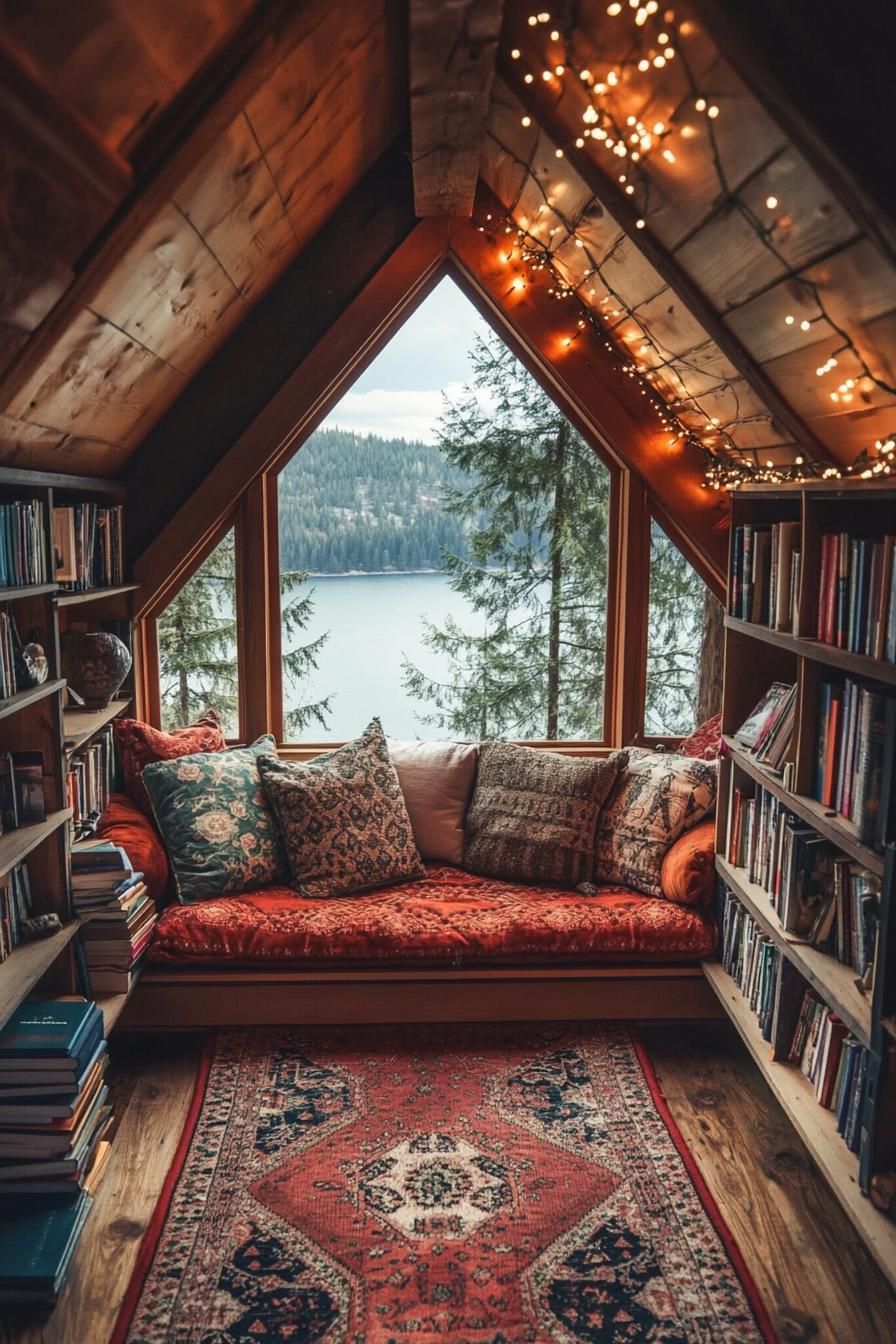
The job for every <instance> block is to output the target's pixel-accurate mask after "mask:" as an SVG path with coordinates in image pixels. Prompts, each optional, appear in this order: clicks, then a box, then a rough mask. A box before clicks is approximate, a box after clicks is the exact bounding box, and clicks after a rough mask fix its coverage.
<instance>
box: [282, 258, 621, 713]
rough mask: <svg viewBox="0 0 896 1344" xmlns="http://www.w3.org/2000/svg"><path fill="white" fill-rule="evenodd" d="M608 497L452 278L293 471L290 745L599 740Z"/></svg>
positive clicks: (286, 528) (287, 665)
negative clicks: (310, 741)
mask: <svg viewBox="0 0 896 1344" xmlns="http://www.w3.org/2000/svg"><path fill="white" fill-rule="evenodd" d="M609 501H610V473H609V471H608V469H607V467H606V466H605V465H604V464H603V462H602V461H601V460H600V459H599V458H598V457H597V455H596V454H595V453H594V452H593V450H592V449H591V448H590V447H589V446H588V444H586V443H585V441H584V440H583V439H582V437H581V435H580V434H579V433H578V431H577V430H576V429H575V428H574V427H573V426H572V425H571V424H570V423H569V421H568V420H567V419H566V418H565V416H564V415H563V414H562V413H561V412H560V411H559V410H558V409H557V407H556V406H555V405H554V403H553V402H552V401H551V399H550V397H548V396H547V394H546V393H545V392H543V391H542V389H541V388H540V386H539V385H538V384H537V383H536V382H535V380H534V379H533V378H532V377H531V376H530V375H529V374H528V373H527V371H526V370H525V369H524V367H523V366H522V365H521V364H520V363H519V362H518V361H517V360H516V359H515V358H514V356H513V355H512V354H511V352H510V351H509V350H508V349H507V347H506V346H505V345H504V344H503V343H502V342H501V340H500V339H499V338H498V337H497V336H495V335H494V333H493V332H492V331H491V329H490V328H489V327H488V326H487V325H486V324H485V323H484V322H483V320H482V319H481V318H480V317H479V315H478V313H476V311H475V309H474V308H473V307H472V305H471V304H470V303H469V302H468V300H467V299H466V298H465V297H464V296H463V295H462V294H461V293H460V291H459V290H458V289H457V287H456V286H455V285H454V284H453V282H451V281H450V280H445V281H443V282H442V283H441V284H440V285H439V286H438V287H437V288H436V290H435V291H434V292H433V294H432V295H430V297H429V298H428V299H427V300H425V301H424V303H423V304H421V306H420V308H419V309H418V310H417V311H416V312H415V313H414V314H413V315H412V316H411V317H410V318H409V320H408V321H407V323H406V324H405V325H404V327H403V328H402V329H401V331H399V332H398V333H397V334H396V336H395V337H394V338H393V340H392V342H391V343H390V345H389V346H388V347H387V348H386V350H384V351H383V353H382V354H381V355H380V356H379V357H378V359H377V360H376V361H375V362H374V363H373V364H372V365H371V366H370V368H369V369H368V370H367V371H366V372H365V373H364V375H362V378H361V379H359V381H358V383H356V384H355V387H354V388H353V389H352V390H351V391H350V392H349V393H347V394H346V396H345V397H344V398H343V401H342V402H341V403H340V405H339V406H337V407H336V408H335V410H334V411H333V413H332V415H331V416H330V419H329V421H328V422H327V424H326V426H324V428H322V429H320V430H318V431H317V432H316V433H314V434H312V435H311V437H310V438H309V439H308V440H307V442H306V443H305V445H304V446H303V447H302V449H301V450H300V451H299V452H298V454H297V455H296V457H295V458H293V460H292V461H291V462H290V463H289V464H288V465H287V466H286V467H285V468H284V470H283V472H282V473H281V475H280V480H279V508H280V519H279V522H280V563H281V572H282V581H283V589H284V595H283V599H282V600H283V648H284V650H285V651H287V652H285V653H284V663H283V672H284V687H283V690H284V711H285V715H286V724H285V735H286V737H287V739H289V738H290V737H292V738H293V739H296V738H300V737H305V738H306V739H307V738H312V737H315V736H316V737H318V738H320V737H321V736H326V737H330V738H336V739H341V738H349V737H353V736H355V735H356V734H357V733H359V732H360V731H361V730H362V729H363V727H364V725H365V724H366V723H367V722H368V720H369V719H370V718H371V717H372V716H373V715H374V714H378V715H379V716H380V718H381V719H382V723H383V727H384V729H385V731H386V732H387V733H389V734H391V735H392V736H394V737H425V738H438V737H446V736H453V737H470V738H478V737H484V736H489V735H497V736H503V737H519V738H579V739H582V738H597V739H600V738H601V737H602V736H603V692H604V659H605V638H606V586H607V539H608V531H609Z"/></svg>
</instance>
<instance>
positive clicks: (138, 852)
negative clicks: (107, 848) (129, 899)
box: [97, 793, 170, 905]
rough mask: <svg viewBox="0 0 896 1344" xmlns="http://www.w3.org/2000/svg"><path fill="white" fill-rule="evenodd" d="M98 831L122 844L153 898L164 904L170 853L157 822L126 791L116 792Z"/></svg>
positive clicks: (117, 843)
mask: <svg viewBox="0 0 896 1344" xmlns="http://www.w3.org/2000/svg"><path fill="white" fill-rule="evenodd" d="M97 834H98V835H100V836H102V838H103V839H104V840H111V841H112V843H113V844H115V845H121V847H122V849H123V850H124V851H125V853H126V854H127V856H128V858H129V859H130V861H131V863H132V864H133V865H134V868H135V869H136V870H137V871H138V872H141V873H142V874H143V881H144V882H145V883H146V890H147V891H148V893H149V896H150V899H151V900H153V901H155V902H156V904H157V905H161V904H162V903H163V901H164V899H165V894H166V892H167V889H168V878H169V875H170V872H169V868H168V855H167V854H166V852H165V846H164V845H163V844H162V837H161V836H160V835H159V833H158V831H157V830H156V826H155V822H154V821H152V820H151V819H150V818H149V817H147V816H145V815H144V813H143V812H141V810H140V808H139V807H138V806H137V804H136V803H134V802H132V801H131V799H130V798H125V796H124V794H123V793H113V794H112V797H111V798H110V799H109V805H108V807H107V808H106V810H105V812H104V813H103V815H102V816H101V817H100V824H99V827H98V830H97Z"/></svg>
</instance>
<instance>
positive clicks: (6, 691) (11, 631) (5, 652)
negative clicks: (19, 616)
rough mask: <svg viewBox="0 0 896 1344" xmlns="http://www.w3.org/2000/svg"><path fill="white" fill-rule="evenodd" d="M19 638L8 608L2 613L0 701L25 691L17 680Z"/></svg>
mask: <svg viewBox="0 0 896 1344" xmlns="http://www.w3.org/2000/svg"><path fill="white" fill-rule="evenodd" d="M18 637H19V636H18V631H17V630H16V623H15V618H14V617H13V614H12V612H11V610H10V608H9V606H7V607H5V608H4V609H3V610H2V611H0V700H5V699H6V698H7V696H10V695H15V693H16V691H19V690H22V689H24V688H23V687H21V686H19V684H18V680H17V678H16V662H15V651H16V645H17V643H18Z"/></svg>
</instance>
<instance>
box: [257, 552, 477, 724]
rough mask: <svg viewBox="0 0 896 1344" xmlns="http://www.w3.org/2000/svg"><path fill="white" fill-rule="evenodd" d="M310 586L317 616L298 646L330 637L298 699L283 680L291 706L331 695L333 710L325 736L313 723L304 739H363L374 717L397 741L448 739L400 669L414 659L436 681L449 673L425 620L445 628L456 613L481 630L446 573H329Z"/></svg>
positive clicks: (473, 629)
mask: <svg viewBox="0 0 896 1344" xmlns="http://www.w3.org/2000/svg"><path fill="white" fill-rule="evenodd" d="M307 587H312V588H313V589H314V614H313V616H312V618H311V621H310V623H309V626H308V629H307V630H306V631H305V632H304V633H303V634H302V635H300V636H297V642H298V641H301V642H302V643H306V642H307V641H308V640H309V639H314V638H316V637H317V636H318V635H323V634H326V633H327V632H329V638H328V640H327V642H326V644H325V645H324V647H323V649H322V650H321V653H320V655H319V657H318V668H317V671H316V672H315V673H313V674H312V676H311V677H310V678H309V679H308V681H307V683H306V684H305V686H304V687H303V688H302V693H301V695H300V696H299V697H297V696H296V695H295V693H293V692H292V691H291V689H290V687H289V686H288V685H286V684H285V682H284V687H283V690H284V699H285V706H284V707H285V708H286V709H288V708H290V705H291V704H294V703H296V701H297V699H300V700H301V701H303V702H305V703H308V702H312V701H314V700H319V699H322V698H323V697H324V696H327V695H329V696H330V710H331V712H330V715H329V727H328V729H327V732H326V733H325V734H324V733H320V731H319V729H317V728H316V727H315V726H312V727H310V728H308V729H306V731H305V733H304V734H303V736H306V737H310V738H314V737H325V738H334V739H337V740H339V739H343V738H345V739H347V738H352V737H357V735H358V734H359V733H360V732H361V731H362V730H363V729H364V727H365V726H366V725H367V724H368V723H369V722H370V720H371V718H373V716H374V715H375V714H378V715H379V717H380V719H381V720H382V723H383V729H384V731H385V732H386V733H388V734H389V735H390V736H392V737H404V738H409V737H424V738H425V737H430V738H438V737H440V736H442V735H443V734H442V732H441V731H440V730H439V728H438V727H430V726H427V725H426V724H423V723H421V722H420V715H421V714H422V713H425V707H424V706H423V705H422V704H421V703H420V702H419V701H417V700H411V699H410V698H409V697H408V696H407V695H406V694H405V692H404V690H403V689H402V685H401V680H402V678H401V665H402V662H403V660H404V659H405V658H408V659H409V660H410V661H411V662H412V663H414V665H415V666H416V667H419V668H420V669H421V670H422V671H423V672H425V673H426V674H427V675H429V676H432V677H433V678H438V677H444V675H445V666H444V664H443V662H442V661H441V660H440V658H439V657H438V656H437V655H436V654H434V653H433V652H432V651H431V650H429V649H427V648H426V646H425V645H424V643H423V624H422V622H423V618H424V617H426V618H427V619H428V620H430V621H432V622H434V623H435V624H437V625H442V624H443V623H444V621H445V619H446V618H447V617H448V616H453V617H454V618H455V619H456V620H457V621H458V623H459V624H460V625H461V626H462V628H463V629H464V630H466V631H468V632H469V633H471V634H473V633H476V634H479V633H482V631H483V629H484V624H483V618H482V617H481V616H479V615H477V614H476V613H474V612H473V611H471V609H470V607H469V604H468V603H467V602H466V601H465V599H464V598H463V597H461V596H460V595H459V594H458V593H455V592H453V591H452V589H451V587H450V585H449V582H448V578H447V577H446V575H444V574H352V575H345V576H343V575H323V576H320V577H316V578H313V579H311V580H309V583H308V585H307ZM307 587H306V586H305V585H303V591H307Z"/></svg>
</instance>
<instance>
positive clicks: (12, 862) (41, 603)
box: [0, 467, 135, 1027]
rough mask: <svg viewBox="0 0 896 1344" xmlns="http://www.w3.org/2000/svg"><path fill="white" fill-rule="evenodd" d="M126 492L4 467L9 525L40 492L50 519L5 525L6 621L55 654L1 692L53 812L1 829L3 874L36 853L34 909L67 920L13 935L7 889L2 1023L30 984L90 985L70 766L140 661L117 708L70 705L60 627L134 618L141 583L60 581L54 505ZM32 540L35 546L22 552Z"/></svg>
mask: <svg viewBox="0 0 896 1344" xmlns="http://www.w3.org/2000/svg"><path fill="white" fill-rule="evenodd" d="M123 500H124V487H123V486H122V485H120V484H119V483H117V482H112V481H104V480H96V479H93V478H91V477H76V476H67V475H63V474H54V473H49V472H32V471H27V470H24V469H19V468H15V467H2V468H0V506H7V505H8V506H12V510H11V511H9V510H7V511H6V512H5V513H4V516H3V523H4V525H7V524H9V522H10V512H12V513H13V514H14V513H15V510H16V507H17V506H19V507H20V508H22V509H23V511H24V512H25V513H27V511H28V501H36V502H37V505H38V508H39V517H40V518H41V520H42V521H41V527H40V529H39V535H38V532H37V531H35V530H32V531H29V530H28V528H29V527H30V526H31V521H30V516H29V521H28V522H27V524H25V523H23V524H21V525H20V529H19V533H18V537H19V553H18V554H16V547H15V545H14V543H13V541H11V540H10V539H9V538H7V539H6V540H5V542H4V539H3V535H2V529H0V548H2V547H3V546H4V545H5V546H6V550H5V551H3V552H2V555H0V577H2V578H3V579H7V580H10V579H11V580H12V581H9V582H0V613H2V615H3V619H4V621H7V613H9V614H11V616H12V620H13V622H14V625H15V629H16V632H17V634H18V636H19V640H20V643H22V644H24V643H25V642H26V641H27V640H28V638H29V636H30V634H31V633H32V632H38V633H37V634H36V635H35V639H36V640H37V642H39V643H40V644H42V646H43V648H44V651H45V653H46V657H47V662H48V676H47V679H46V680H45V681H44V682H43V683H42V684H39V685H36V686H30V687H25V688H19V687H18V686H17V687H16V688H15V689H14V691H13V693H12V694H8V695H6V696H5V697H4V698H0V759H3V758H5V753H7V752H19V751H23V752H24V751H30V752H37V751H40V752H41V754H42V757H43V791H44V806H45V812H46V817H45V819H44V820H43V821H40V822H34V823H32V824H22V825H19V826H17V827H15V828H12V827H6V828H4V832H3V834H0V884H3V883H6V882H7V880H8V879H9V876H10V874H12V873H13V872H14V871H15V870H16V867H17V865H18V864H21V863H27V881H28V887H29V888H30V906H31V913H32V914H33V915H42V914H55V915H57V916H58V917H59V920H60V923H61V925H62V927H61V929H60V930H59V931H58V932H56V933H54V934H53V935H52V936H50V937H46V938H39V939H35V940H29V941H25V940H19V941H15V942H14V940H13V932H14V928H13V925H15V926H16V927H15V932H16V935H17V936H18V933H19V930H18V923H19V922H20V920H19V916H20V914H21V908H20V907H17V911H13V912H12V913H10V909H9V898H8V897H7V895H6V892H5V889H4V894H3V910H2V917H3V923H2V932H0V956H2V959H0V1027H2V1026H3V1025H4V1024H5V1023H6V1022H7V1021H8V1020H9V1018H10V1017H11V1015H12V1014H13V1012H14V1011H15V1010H16V1008H17V1007H18V1006H19V1004H20V1003H21V1001H22V1000H23V999H24V998H26V997H27V996H28V995H29V994H32V993H38V994H51V995H53V994H72V993H78V992H83V986H82V983H81V980H80V977H79V973H78V963H77V960H76V957H75V945H76V935H77V933H78V928H79V923H80V921H79V920H78V918H77V917H76V916H75V914H74V913H73V907H72V899H71V889H70V861H69V855H70V845H71V831H72V821H73V812H72V807H71V806H70V800H69V790H68V774H69V768H70V764H71V761H72V758H73V757H76V756H77V755H78V754H79V753H80V752H82V751H83V750H85V749H86V748H88V747H89V746H90V743H91V742H92V741H93V739H94V738H95V737H96V735H97V733H99V732H101V731H102V729H103V728H104V726H105V725H106V724H107V723H108V722H109V721H110V720H111V718H112V717H113V716H114V715H115V714H117V713H120V712H122V711H123V710H124V709H125V708H126V707H127V705H128V704H129V703H130V699H131V694H132V692H131V691H130V690H129V689H128V688H127V687H128V686H131V687H132V686H133V671H132V672H131V674H130V679H129V682H128V684H127V685H126V687H125V688H124V689H123V690H122V691H121V692H120V693H119V695H118V697H117V698H116V700H115V701H114V702H113V704H112V705H111V706H110V707H109V708H108V710H103V711H96V710H93V711H84V710H79V709H76V708H74V707H73V706H67V705H66V700H67V699H68V692H67V687H66V682H65V680H64V679H63V677H62V657H61V647H60V635H61V633H62V631H64V630H66V629H71V628H76V627H77V626H78V625H79V624H81V625H83V626H84V628H91V629H96V628H99V623H100V622H102V621H104V620H109V621H115V622H121V623H122V624H127V623H129V622H130V618H131V603H132V597H133V592H134V588H135V585H133V584H129V583H120V584H117V585H115V586H114V587H108V588H107V587H100V588H93V589H89V590H86V591H80V592H78V591H68V590H65V589H62V588H60V586H59V583H58V581H57V580H56V577H55V574H56V564H55V556H54V536H53V509H54V506H55V505H67V504H74V503H76V502H77V503H81V502H83V501H89V502H94V503H96V504H101V505H110V504H120V503H122V502H123ZM35 516H38V515H37V514H36V515H35ZM13 521H15V519H13ZM23 542H24V549H25V550H26V551H27V552H28V553H27V555H23V554H22V543H23ZM18 563H27V564H30V565H32V566H34V567H35V570H36V572H33V573H32V574H31V577H36V578H37V580H38V581H37V582H33V583H32V582H20V581H18V576H17V575H16V573H15V572H14V571H15V568H16V565H17V564H18ZM88 604H89V605H88ZM7 689H8V688H7ZM3 954H5V955H3Z"/></svg>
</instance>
